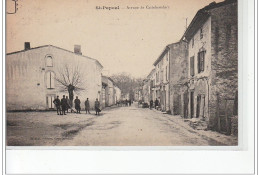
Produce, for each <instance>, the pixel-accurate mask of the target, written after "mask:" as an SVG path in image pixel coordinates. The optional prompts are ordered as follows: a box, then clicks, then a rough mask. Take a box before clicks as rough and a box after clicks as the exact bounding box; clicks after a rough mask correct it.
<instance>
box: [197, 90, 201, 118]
mask: <svg viewBox="0 0 260 175" xmlns="http://www.w3.org/2000/svg"><path fill="white" fill-rule="evenodd" d="M200 103H201V95H198V96H197V110H196V118H199V116H200Z"/></svg>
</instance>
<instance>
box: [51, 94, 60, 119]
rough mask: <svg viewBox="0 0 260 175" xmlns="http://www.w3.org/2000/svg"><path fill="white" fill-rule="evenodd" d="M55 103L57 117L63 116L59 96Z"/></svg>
mask: <svg viewBox="0 0 260 175" xmlns="http://www.w3.org/2000/svg"><path fill="white" fill-rule="evenodd" d="M53 103H54V104H55V107H56V109H57V115H61V109H60V105H61V102H60V99H59V96H57V97H56V99H54V100H53Z"/></svg>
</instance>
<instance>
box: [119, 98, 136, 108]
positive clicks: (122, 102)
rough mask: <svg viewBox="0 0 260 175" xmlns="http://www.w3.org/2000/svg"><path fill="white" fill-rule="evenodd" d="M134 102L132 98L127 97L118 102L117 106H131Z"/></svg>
mask: <svg viewBox="0 0 260 175" xmlns="http://www.w3.org/2000/svg"><path fill="white" fill-rule="evenodd" d="M132 103H133V101H132V100H131V99H130V100H127V99H125V100H120V101H117V102H116V104H117V106H131V104H132Z"/></svg>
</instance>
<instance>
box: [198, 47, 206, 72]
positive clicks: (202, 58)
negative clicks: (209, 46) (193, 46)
mask: <svg viewBox="0 0 260 175" xmlns="http://www.w3.org/2000/svg"><path fill="white" fill-rule="evenodd" d="M205 53H206V51H201V52H199V53H198V73H200V72H203V71H204V61H205Z"/></svg>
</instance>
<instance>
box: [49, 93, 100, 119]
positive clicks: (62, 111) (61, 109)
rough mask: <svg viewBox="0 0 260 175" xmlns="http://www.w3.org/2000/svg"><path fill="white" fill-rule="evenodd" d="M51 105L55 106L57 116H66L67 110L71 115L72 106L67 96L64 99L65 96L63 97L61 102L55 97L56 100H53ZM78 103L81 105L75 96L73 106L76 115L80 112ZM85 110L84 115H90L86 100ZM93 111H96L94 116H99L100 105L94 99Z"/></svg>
mask: <svg viewBox="0 0 260 175" xmlns="http://www.w3.org/2000/svg"><path fill="white" fill-rule="evenodd" d="M53 103H54V104H55V107H56V109H57V115H66V111H67V113H68V112H69V109H70V110H71V113H72V112H73V109H72V104H71V101H70V100H69V98H68V96H66V98H65V95H63V98H62V99H61V100H60V99H59V96H57V97H56V99H54V100H53ZM80 103H81V102H80V99H79V98H78V96H76V99H75V100H74V104H75V109H76V113H77V114H80V111H81V107H80ZM85 110H86V114H87V113H89V114H90V104H89V100H88V98H87V100H86V101H85ZM95 111H96V115H99V113H100V112H101V110H100V103H99V101H98V99H96V101H95Z"/></svg>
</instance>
